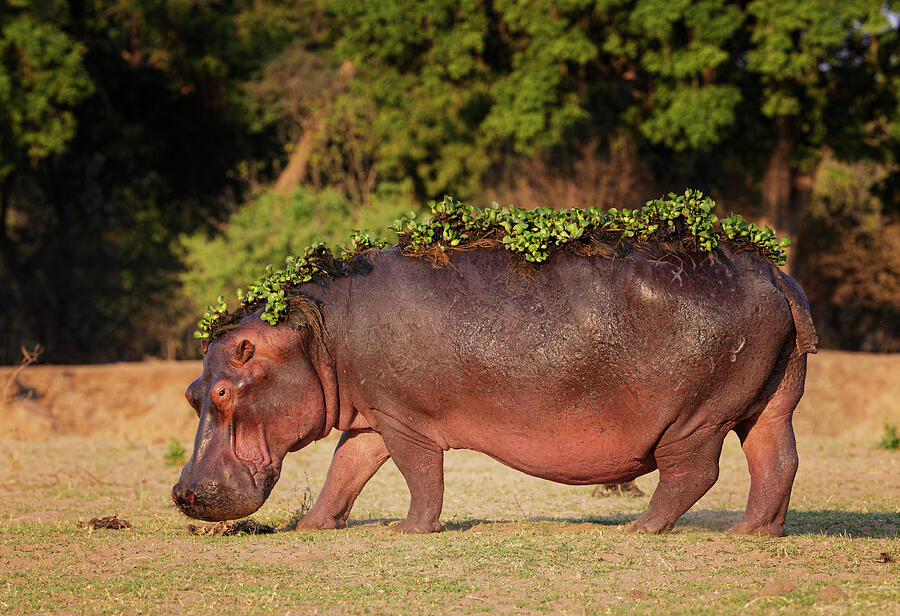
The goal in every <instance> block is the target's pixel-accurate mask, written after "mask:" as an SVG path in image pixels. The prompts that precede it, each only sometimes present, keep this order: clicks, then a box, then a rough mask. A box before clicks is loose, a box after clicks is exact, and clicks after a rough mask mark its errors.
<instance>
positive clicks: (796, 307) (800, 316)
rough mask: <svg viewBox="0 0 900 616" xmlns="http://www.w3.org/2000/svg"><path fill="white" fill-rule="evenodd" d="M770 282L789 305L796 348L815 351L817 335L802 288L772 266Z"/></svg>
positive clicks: (809, 351)
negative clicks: (795, 336)
mask: <svg viewBox="0 0 900 616" xmlns="http://www.w3.org/2000/svg"><path fill="white" fill-rule="evenodd" d="M772 283H773V284H774V285H775V288H776V289H778V291H779V292H781V294H782V295H784V298H785V299H786V300H787V302H788V305H789V306H790V307H791V316H792V317H793V319H794V330H795V331H796V332H797V350H798V351H799V352H800V353H801V354H803V353H815V352H816V351H817V350H818V349H817V345H818V344H819V336H818V335H817V334H816V327H815V325H813V320H812V313H810V311H809V302H808V301H806V295H804V293H803V289H801V288H800V285H798V284H797V281H795V280H794V279H793V278H791V277H790V276H788V275H787V274H785V273H784V272H783V271H781V269H780V268H778V267H776V266H774V265H773V266H772Z"/></svg>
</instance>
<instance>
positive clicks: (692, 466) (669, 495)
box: [625, 426, 725, 534]
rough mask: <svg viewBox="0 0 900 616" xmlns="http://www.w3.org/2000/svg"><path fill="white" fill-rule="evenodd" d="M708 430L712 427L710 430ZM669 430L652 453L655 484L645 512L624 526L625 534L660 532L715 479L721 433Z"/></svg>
mask: <svg viewBox="0 0 900 616" xmlns="http://www.w3.org/2000/svg"><path fill="white" fill-rule="evenodd" d="M711 428H712V427H711ZM677 434H678V432H677V428H674V427H670V428H669V429H668V430H667V431H666V433H665V434H663V438H662V439H660V443H659V445H657V447H656V450H655V452H654V457H655V458H656V464H657V467H658V468H659V485H657V486H656V490H655V491H654V492H653V496H652V497H651V498H650V505H649V506H648V507H647V511H646V512H645V513H644V515H642V516H641V517H640V518H638V519H637V520H634V521H633V522H630V523H629V524H628V525H627V526H626V527H625V532H626V533H651V534H659V533H664V532H666V531H668V530H670V529H671V528H672V526H674V525H675V522H676V521H677V520H678V518H680V517H681V515H682V514H683V513H684V512H685V511H687V510H688V509H690V508H691V506H693V504H694V503H696V502H697V501H698V500H700V497H701V496H703V495H704V494H706V492H707V490H709V489H710V488H711V487H712V486H713V484H714V483H715V482H716V479H718V478H719V455H720V454H721V453H722V442H723V441H724V440H725V432H722V431H721V430H719V429H718V426H716V427H715V429H714V431H713V432H712V433H710V429H706V430H697V431H694V432H693V433H690V434H688V435H686V436H683V437H678V436H676V435H677Z"/></svg>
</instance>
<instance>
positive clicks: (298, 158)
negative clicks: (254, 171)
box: [274, 60, 356, 197]
mask: <svg viewBox="0 0 900 616" xmlns="http://www.w3.org/2000/svg"><path fill="white" fill-rule="evenodd" d="M339 75H340V76H339V77H338V80H337V83H336V84H335V86H334V90H332V91H331V93H330V99H331V100H326V101H325V102H324V104H323V105H322V108H321V109H320V110H319V117H314V118H311V119H310V121H309V122H307V123H306V126H304V127H303V136H302V137H300V140H299V141H297V143H296V145H295V146H294V150H293V151H292V152H291V157H290V158H289V159H288V164H287V166H286V167H285V168H284V170H282V172H281V174H280V175H279V176H278V179H277V180H276V181H275V186H274V190H275V192H276V193H278V194H279V195H281V196H282V197H286V196H288V195H289V194H290V193H291V191H292V190H294V188H296V187H297V186H299V185H300V184H301V182H303V177H304V176H305V175H306V168H307V167H308V166H309V159H310V156H312V149H313V144H314V143H315V141H316V137H318V136H319V133H320V132H321V131H322V127H323V123H322V120H321V118H323V117H325V115H326V114H327V112H328V107H329V106H330V103H331V101H332V100H334V98H336V97H337V96H338V95H339V94H340V93H341V92H343V91H344V90H346V89H347V85H349V83H350V80H351V79H353V76H354V75H356V67H355V66H354V65H353V63H352V62H350V60H345V61H344V63H343V64H341V69H340V73H339Z"/></svg>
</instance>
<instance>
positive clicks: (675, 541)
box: [0, 435, 900, 614]
mask: <svg viewBox="0 0 900 616" xmlns="http://www.w3.org/2000/svg"><path fill="white" fill-rule="evenodd" d="M185 444H186V443H185ZM874 444H875V442H874V441H871V442H859V441H856V442H850V441H846V440H840V439H835V438H830V437H823V436H810V437H803V436H802V435H801V438H800V443H799V447H800V456H801V466H800V471H799V474H798V477H797V481H796V484H795V488H794V497H793V502H792V509H791V511H790V513H789V516H788V522H787V526H786V531H787V533H788V536H787V537H784V538H782V539H763V538H743V537H732V536H729V535H727V534H725V533H724V532H723V531H724V529H726V528H727V527H728V526H729V525H730V524H732V523H734V522H735V521H737V520H738V519H740V517H741V512H742V510H743V506H744V499H745V496H746V491H747V489H748V486H749V478H748V476H747V472H746V464H745V462H744V460H743V456H742V454H741V452H740V448H739V446H738V443H737V440H736V439H735V438H733V437H729V439H728V440H727V441H726V446H725V450H724V452H723V456H722V472H721V476H720V479H719V482H718V483H717V484H716V486H715V487H714V488H713V490H711V491H710V493H709V494H707V495H706V496H705V497H704V498H703V500H701V501H700V502H699V503H698V504H697V505H696V506H695V507H694V508H693V509H692V511H690V512H689V513H688V514H686V515H685V516H684V517H683V518H682V520H681V522H679V524H678V525H677V526H676V527H675V530H674V531H673V532H672V533H670V534H668V535H664V536H661V537H647V536H626V535H623V534H622V524H623V523H624V522H626V521H628V520H630V519H633V518H634V517H636V516H637V515H638V514H639V513H640V512H641V511H642V510H643V509H644V508H645V507H646V504H647V502H648V500H649V496H647V497H643V498H637V499H629V498H624V497H612V498H595V497H592V496H591V495H590V492H591V490H590V488H584V487H581V488H574V487H568V486H561V485H556V484H552V483H548V482H545V481H541V480H538V479H534V478H531V477H527V476H525V475H522V474H520V473H517V472H515V471H512V470H509V469H506V468H505V467H503V466H501V465H499V464H498V463H496V462H494V461H492V460H490V459H489V458H487V457H485V456H481V455H479V454H475V453H472V452H450V453H449V454H448V455H447V458H446V473H447V480H446V484H447V490H446V498H445V506H444V515H443V518H442V520H443V521H444V523H445V525H446V526H447V527H448V530H447V531H445V532H443V533H440V534H436V535H428V536H397V535H395V534H393V533H392V532H391V531H390V528H389V524H390V522H391V521H392V520H396V519H398V518H400V517H402V516H403V515H404V513H405V510H406V506H407V504H408V492H407V491H406V487H405V485H404V483H403V479H402V477H401V476H400V474H399V473H398V472H397V470H396V468H394V467H393V465H392V464H391V463H390V462H389V463H388V464H387V465H386V466H385V468H384V469H382V470H381V471H380V472H379V473H378V474H377V475H376V476H375V478H374V479H373V480H372V482H371V483H370V484H369V485H368V486H367V487H366V489H365V491H364V492H363V494H362V495H361V496H360V499H359V501H358V502H357V504H356V507H355V508H354V511H353V513H352V514H351V527H350V528H349V529H347V530H344V531H331V532H310V533H293V532H289V533H278V534H275V535H262V536H238V537H199V536H193V535H190V534H189V533H188V531H187V524H188V520H187V519H186V518H184V517H183V516H181V515H180V514H179V513H177V512H176V510H175V509H174V507H173V506H171V504H170V503H169V500H168V493H169V489H170V487H171V484H172V483H174V482H175V480H176V479H177V475H178V472H179V470H180V468H179V467H171V466H166V465H165V462H164V460H163V456H164V454H165V453H166V451H167V447H165V446H163V445H151V444H134V443H131V444H129V443H124V442H122V441H104V440H100V439H85V438H61V439H54V440H51V441H48V442H44V443H40V442H22V441H0V503H2V505H0V613H10V614H34V613H42V612H52V613H91V614H106V613H110V614H118V613H127V614H135V613H184V614H193V613H198V614H208V613H218V614H250V613H266V614H269V613H273V614H314V613H330V614H344V613H349V614H363V613H375V614H385V613H388V614H431V613H433V614H447V613H450V614H468V613H497V612H501V613H522V614H528V613H537V612H545V613H554V614H555V613H566V614H659V613H683V614H705V613H709V614H712V613H715V614H722V613H724V614H729V613H740V614H770V613H784V614H820V613H828V614H832V613H834V614H844V613H855V614H900V513H898V511H900V486H898V480H897V478H898V477H900V452H888V451H884V450H880V449H876V448H875V447H874ZM333 446H334V440H333V439H332V440H329V441H326V442H323V443H319V444H316V445H314V446H312V447H310V448H307V449H306V450H304V451H301V452H298V453H295V454H290V455H289V456H288V458H287V460H286V462H285V469H284V474H283V476H282V479H281V481H280V482H279V484H278V485H277V486H276V488H275V490H274V492H273V494H272V496H271V497H270V499H269V502H268V503H267V504H266V505H265V506H264V507H263V509H262V510H260V512H258V513H257V514H256V515H255V516H254V518H255V519H256V520H258V521H261V522H267V523H277V522H280V521H284V520H286V519H288V518H289V517H290V515H291V513H292V511H293V509H295V508H296V507H297V505H298V503H299V502H300V501H301V500H302V497H303V491H304V489H305V488H306V487H307V485H309V486H311V488H312V490H313V492H317V491H318V490H319V489H320V488H321V485H322V483H323V481H324V476H325V472H326V470H327V466H328V462H329V459H330V455H331V449H332V447H333ZM307 478H308V483H307ZM655 482H656V480H655V476H654V475H650V476H647V477H644V478H641V479H640V480H638V484H639V485H640V487H641V488H642V489H644V491H646V492H647V493H648V494H649V493H650V491H652V488H653V487H654V485H655ZM112 513H118V514H119V515H120V516H122V517H123V518H126V519H128V520H130V521H131V522H132V524H133V525H134V529H132V530H121V531H113V530H89V529H85V528H79V527H78V526H77V525H76V524H77V522H78V521H80V520H82V521H86V520H88V519H89V518H91V517H100V516H104V515H109V514H112Z"/></svg>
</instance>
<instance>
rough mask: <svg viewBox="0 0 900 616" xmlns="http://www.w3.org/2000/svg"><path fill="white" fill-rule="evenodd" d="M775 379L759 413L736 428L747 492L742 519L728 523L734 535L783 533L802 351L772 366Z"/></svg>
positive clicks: (793, 459)
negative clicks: (744, 459) (746, 473)
mask: <svg viewBox="0 0 900 616" xmlns="http://www.w3.org/2000/svg"><path fill="white" fill-rule="evenodd" d="M779 375H780V378H779ZM773 378H774V379H775V383H774V385H775V387H776V389H775V393H774V394H773V395H772V396H771V398H769V399H768V401H767V402H765V406H764V407H763V409H762V411H760V412H758V413H756V414H754V415H752V416H751V417H749V418H748V419H745V420H744V421H742V422H741V423H739V424H738V425H737V426H735V428H734V431H735V432H736V433H737V435H738V437H739V438H740V439H741V446H742V447H743V449H744V455H745V456H746V457H747V466H748V468H749V470H750V495H749V496H748V498H747V511H746V513H745V514H744V519H743V520H741V521H740V522H738V523H737V524H735V525H734V526H733V527H731V532H733V533H738V534H750V535H774V536H781V534H782V529H783V525H784V518H785V516H786V515H787V509H788V503H789V502H790V498H791V487H792V486H793V484H794V475H795V474H796V472H797V445H796V442H795V440H794V428H793V426H792V425H791V416H792V415H793V412H794V408H795V407H796V406H797V402H798V401H799V400H800V396H802V395H803V383H804V380H805V378H806V355H805V354H800V353H798V352H797V351H796V350H793V352H792V353H791V354H790V356H789V358H788V359H787V361H786V362H780V365H779V366H776V369H775V372H774V373H773Z"/></svg>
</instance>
